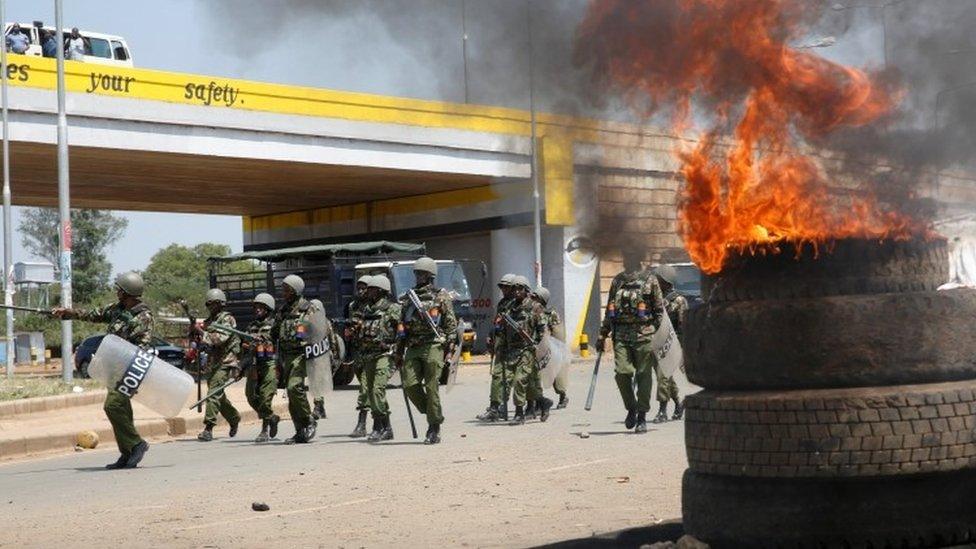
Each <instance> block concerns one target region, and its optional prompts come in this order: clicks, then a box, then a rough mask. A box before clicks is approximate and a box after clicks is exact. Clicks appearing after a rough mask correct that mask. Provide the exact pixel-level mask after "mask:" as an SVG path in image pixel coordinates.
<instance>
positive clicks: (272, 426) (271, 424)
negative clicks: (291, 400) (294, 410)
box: [268, 414, 281, 438]
mask: <svg viewBox="0 0 976 549" xmlns="http://www.w3.org/2000/svg"><path fill="white" fill-rule="evenodd" d="M279 421H281V418H280V417H278V415H277V414H275V415H272V416H271V417H270V418H268V436H270V437H271V438H275V437H276V436H278V422H279Z"/></svg>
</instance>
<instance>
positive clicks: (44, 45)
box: [40, 29, 58, 59]
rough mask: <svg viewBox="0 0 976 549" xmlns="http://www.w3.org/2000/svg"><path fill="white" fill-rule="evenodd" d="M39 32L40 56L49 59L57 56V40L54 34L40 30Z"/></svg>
mask: <svg viewBox="0 0 976 549" xmlns="http://www.w3.org/2000/svg"><path fill="white" fill-rule="evenodd" d="M40 31H41V54H42V55H43V56H44V57H49V58H51V59H53V58H55V57H57V56H58V40H57V38H55V36H54V33H53V32H51V31H48V30H44V29H40Z"/></svg>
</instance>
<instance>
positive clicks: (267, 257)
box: [208, 241, 484, 387]
mask: <svg viewBox="0 0 976 549" xmlns="http://www.w3.org/2000/svg"><path fill="white" fill-rule="evenodd" d="M425 253H426V246H425V245H424V244H412V243H406V242H389V241H376V242H355V243H347V244H322V245H314V246H301V247H293V248H280V249H274V250H261V251H252V252H243V253H238V254H231V255H228V256H223V257H212V258H210V259H209V269H208V270H209V278H210V287H211V288H220V289H221V290H223V291H224V293H225V294H226V295H227V306H226V309H227V310H228V311H230V312H231V314H233V315H234V318H235V319H236V320H237V324H238V325H239V326H247V324H248V323H249V322H250V321H251V320H253V318H254V311H253V306H252V300H253V299H254V296H256V295H257V294H259V293H261V292H267V293H270V294H271V295H274V296H276V297H277V295H278V287H279V286H280V285H281V281H282V280H283V279H284V278H285V277H286V276H288V275H290V274H296V275H298V276H300V277H302V279H303V280H304V281H305V292H304V297H305V298H307V299H318V300H319V301H321V302H322V304H323V305H324V307H325V314H326V316H328V317H329V319H330V320H332V322H333V324H334V325H335V329H336V330H337V332H339V333H340V334H341V333H342V331H343V330H342V325H343V324H344V322H345V320H346V318H347V316H348V314H347V313H348V306H349V303H350V302H351V301H352V300H353V298H354V295H355V291H356V280H357V279H358V278H359V277H360V276H362V275H364V274H386V275H387V277H389V279H390V282H391V285H392V289H393V293H394V294H395V295H397V296H399V295H400V294H401V293H403V292H406V290H408V289H409V288H411V287H413V262H414V261H413V260H415V259H417V258H419V257H421V256H423V255H424V254H425ZM244 261H250V262H251V264H247V263H242V262H244ZM260 263H263V264H264V265H263V268H262V267H261V266H260ZM463 263H464V261H459V260H450V259H448V260H437V268H438V276H437V280H438V284H439V285H441V286H443V287H445V288H447V289H448V290H449V291H451V292H452V294H453V296H454V310H455V312H456V313H457V316H458V320H459V322H462V323H463V327H464V330H465V334H466V336H465V340H464V344H465V345H467V346H469V347H470V345H472V344H473V343H474V337H473V335H474V333H475V330H474V325H473V317H472V315H471V292H470V290H469V287H468V278H467V276H466V275H465V273H464V268H463ZM479 268H481V269H482V270H484V265H483V264H481V266H480V267H479ZM335 366H336V367H338V366H339V365H338V364H336V365H335ZM353 377H354V375H353V372H352V369H351V368H348V367H346V368H342V367H339V368H337V369H335V370H334V372H333V384H334V385H335V386H337V387H338V386H341V385H347V384H348V383H350V382H351V381H352V379H353Z"/></svg>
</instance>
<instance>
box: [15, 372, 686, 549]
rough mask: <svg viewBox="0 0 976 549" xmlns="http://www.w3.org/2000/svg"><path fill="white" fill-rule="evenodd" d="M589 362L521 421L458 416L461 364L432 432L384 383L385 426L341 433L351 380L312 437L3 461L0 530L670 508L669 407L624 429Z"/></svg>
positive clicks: (429, 529)
mask: <svg viewBox="0 0 976 549" xmlns="http://www.w3.org/2000/svg"><path fill="white" fill-rule="evenodd" d="M590 367H591V366H589V365H586V364H581V365H575V366H574V367H573V371H572V375H571V395H570V396H571V403H570V407H569V408H568V409H566V410H560V411H556V412H554V413H553V415H552V417H551V418H550V420H549V422H547V423H544V424H543V423H539V422H537V421H536V422H530V423H529V424H527V425H525V426H522V427H510V426H508V425H503V424H481V423H478V422H476V421H473V418H474V416H475V415H476V414H477V413H478V412H479V411H481V410H482V409H483V408H484V406H485V405H486V400H487V379H488V376H487V368H486V367H485V366H473V367H468V368H467V369H465V370H463V371H462V373H461V382H460V384H459V385H458V386H457V387H455V388H454V390H453V392H452V393H450V394H449V395H447V396H446V397H445V398H446V415H447V422H446V423H445V425H444V427H443V430H442V434H443V439H444V440H443V443H442V444H440V445H438V446H433V447H428V446H424V445H423V444H422V442H421V441H414V440H412V439H411V438H410V430H409V427H408V424H407V420H406V417H405V414H404V411H403V395H402V393H401V392H400V391H399V390H398V389H397V390H391V392H390V397H391V404H392V408H393V412H394V418H393V424H394V429H395V431H396V435H397V438H396V440H394V441H391V442H387V443H383V444H382V445H370V444H367V443H365V442H362V439H358V440H357V439H350V438H348V437H347V436H346V434H347V433H348V432H349V431H350V430H351V429H352V427H353V425H354V423H355V410H354V407H355V404H354V400H355V396H356V395H355V392H354V391H351V390H345V391H338V392H336V393H335V395H334V396H333V397H332V398H331V399H330V401H329V403H328V406H329V410H328V411H329V419H328V420H326V421H323V422H320V424H319V425H320V426H319V437H318V439H317V441H316V442H315V443H314V444H309V445H299V446H285V445H282V444H281V443H280V441H277V442H272V443H269V444H266V445H261V446H258V445H255V444H253V443H252V442H251V440H252V439H253V437H254V436H255V435H256V434H257V429H256V428H253V427H252V428H249V429H242V432H241V434H240V435H238V437H237V438H236V439H227V438H226V426H218V435H220V437H221V438H220V439H218V440H216V441H214V442H212V443H199V442H197V441H196V440H194V439H190V438H187V439H183V440H176V441H172V442H166V443H156V444H154V445H153V446H152V448H151V450H150V452H149V454H148V456H147V457H146V460H145V461H144V462H143V466H142V467H140V468H139V469H136V470H127V471H106V470H105V469H104V468H103V465H104V464H105V463H108V462H110V461H113V460H114V459H115V457H116V456H115V453H114V448H111V449H105V450H102V449H99V450H96V451H92V452H85V453H77V454H72V455H67V456H59V457H53V458H48V459H41V460H35V461H27V462H19V463H11V464H6V465H2V466H0V546H11V547H29V546H30V547H55V546H59V547H73V546H88V547H92V546H109V545H120V544H122V543H124V545H126V546H133V547H147V546H156V547H161V546H165V547H286V546H300V547H316V546H322V547H333V546H341V547H363V546H370V547H375V546H393V545H401V546H402V545H405V544H410V545H412V546H434V545H437V546H459V545H464V546H473V547H475V546H506V547H518V546H530V545H535V544H541V543H548V542H556V541H560V540H567V539H576V538H580V537H586V536H589V535H591V534H593V533H600V532H608V531H614V530H620V529H624V528H629V527H634V526H641V525H647V524H653V523H655V522H657V521H660V520H667V519H674V518H677V517H678V516H679V515H680V484H681V482H680V481H681V472H682V471H683V470H684V468H685V467H686V465H687V462H686V460H685V456H684V451H683V423H681V422H670V423H667V424H663V425H660V426H651V429H650V431H649V433H648V434H646V435H643V436H639V435H634V434H631V433H628V432H626V431H625V430H624V427H623V424H622V416H623V414H622V413H621V406H620V397H619V395H617V394H616V388H615V386H614V384H613V380H612V375H611V371H610V368H606V370H605V375H604V376H602V380H601V384H600V385H599V387H598V389H597V402H596V406H595V409H594V411H592V412H589V413H587V412H585V411H583V400H584V397H585V393H586V388H587V385H588V382H589V371H590V370H589V369H590ZM686 386H687V385H686ZM420 417H422V416H420ZM282 425H283V426H285V423H284V422H283V423H282ZM418 428H419V431H420V435H421V437H423V432H424V431H425V430H426V428H425V425H424V424H421V425H419V426H418ZM581 430H586V431H588V432H589V433H590V435H591V436H590V438H587V439H582V438H580V437H579V433H580V431H581ZM282 434H283V435H284V437H282V436H280V435H279V437H280V438H285V437H287V436H289V435H290V434H291V428H290V424H289V425H287V426H285V427H284V429H283V433H282ZM254 501H262V502H265V503H267V504H269V505H270V506H271V511H270V512H265V513H256V512H254V511H252V510H251V503H252V502H254Z"/></svg>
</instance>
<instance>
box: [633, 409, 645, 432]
mask: <svg viewBox="0 0 976 549" xmlns="http://www.w3.org/2000/svg"><path fill="white" fill-rule="evenodd" d="M634 432H635V433H646V432H647V412H638V413H637V426H636V427H634Z"/></svg>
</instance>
